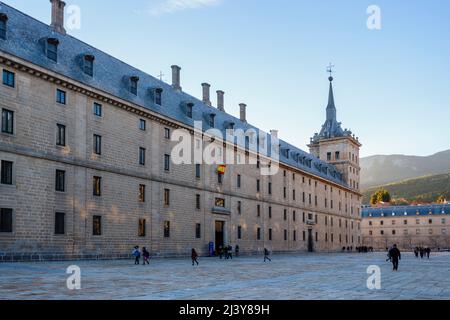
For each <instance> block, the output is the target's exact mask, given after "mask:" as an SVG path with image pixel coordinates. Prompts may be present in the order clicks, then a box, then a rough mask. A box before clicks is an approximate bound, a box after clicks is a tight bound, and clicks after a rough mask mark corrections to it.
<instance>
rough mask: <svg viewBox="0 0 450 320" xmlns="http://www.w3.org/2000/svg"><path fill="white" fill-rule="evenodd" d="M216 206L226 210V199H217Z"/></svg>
mask: <svg viewBox="0 0 450 320" xmlns="http://www.w3.org/2000/svg"><path fill="white" fill-rule="evenodd" d="M215 205H216V207H219V208H225V199H223V198H216V201H215Z"/></svg>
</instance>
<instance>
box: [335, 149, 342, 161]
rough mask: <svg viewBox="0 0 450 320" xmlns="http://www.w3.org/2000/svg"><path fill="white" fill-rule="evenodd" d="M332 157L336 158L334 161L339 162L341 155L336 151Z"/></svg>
mask: <svg viewBox="0 0 450 320" xmlns="http://www.w3.org/2000/svg"><path fill="white" fill-rule="evenodd" d="M334 157H335V158H336V160H339V159H340V158H341V154H340V152H339V151H336V153H335V155H334Z"/></svg>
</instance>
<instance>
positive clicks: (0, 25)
mask: <svg viewBox="0 0 450 320" xmlns="http://www.w3.org/2000/svg"><path fill="white" fill-rule="evenodd" d="M7 23H8V16H7V15H6V14H4V13H0V39H3V40H6V30H7Z"/></svg>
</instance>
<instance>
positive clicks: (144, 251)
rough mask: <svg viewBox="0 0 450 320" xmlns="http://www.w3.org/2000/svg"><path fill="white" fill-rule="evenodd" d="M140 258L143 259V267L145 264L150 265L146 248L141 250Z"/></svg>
mask: <svg viewBox="0 0 450 320" xmlns="http://www.w3.org/2000/svg"><path fill="white" fill-rule="evenodd" d="M142 256H143V257H144V266H145V264H146V263H147V264H150V262H149V259H150V252H148V250H147V248H146V247H143V248H142Z"/></svg>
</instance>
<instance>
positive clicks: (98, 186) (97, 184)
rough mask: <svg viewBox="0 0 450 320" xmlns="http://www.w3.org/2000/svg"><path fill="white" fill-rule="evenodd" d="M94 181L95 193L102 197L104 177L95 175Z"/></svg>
mask: <svg viewBox="0 0 450 320" xmlns="http://www.w3.org/2000/svg"><path fill="white" fill-rule="evenodd" d="M92 182H93V195H94V196H97V197H100V196H101V195H102V178H101V177H94V178H93V180H92Z"/></svg>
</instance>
